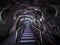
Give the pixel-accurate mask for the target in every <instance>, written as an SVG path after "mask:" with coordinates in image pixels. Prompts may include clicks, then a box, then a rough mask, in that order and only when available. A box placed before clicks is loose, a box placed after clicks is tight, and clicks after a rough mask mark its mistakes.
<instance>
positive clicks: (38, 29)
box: [33, 26, 41, 32]
mask: <svg viewBox="0 0 60 45" xmlns="http://www.w3.org/2000/svg"><path fill="white" fill-rule="evenodd" d="M33 27H34V28H35V29H37V30H38V31H39V32H41V31H40V29H38V28H37V27H35V26H33Z"/></svg>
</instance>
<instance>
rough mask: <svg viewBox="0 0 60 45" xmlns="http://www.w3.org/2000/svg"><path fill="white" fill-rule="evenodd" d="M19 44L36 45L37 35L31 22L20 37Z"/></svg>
mask: <svg viewBox="0 0 60 45" xmlns="http://www.w3.org/2000/svg"><path fill="white" fill-rule="evenodd" d="M18 45H36V40H35V36H34V34H33V32H32V30H31V28H30V26H29V24H27V25H26V28H25V30H24V33H23V34H22V37H21V38H20V43H19V44H18Z"/></svg>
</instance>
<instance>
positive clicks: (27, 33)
mask: <svg viewBox="0 0 60 45" xmlns="http://www.w3.org/2000/svg"><path fill="white" fill-rule="evenodd" d="M23 34H32V35H33V33H23Z"/></svg>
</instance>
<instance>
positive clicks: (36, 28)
mask: <svg viewBox="0 0 60 45" xmlns="http://www.w3.org/2000/svg"><path fill="white" fill-rule="evenodd" d="M33 27H34V28H35V29H37V30H38V31H39V34H40V39H41V45H43V40H42V32H41V31H40V30H39V29H38V28H36V27H35V26H33Z"/></svg>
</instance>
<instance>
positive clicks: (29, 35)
mask: <svg viewBox="0 0 60 45" xmlns="http://www.w3.org/2000/svg"><path fill="white" fill-rule="evenodd" d="M22 36H34V35H22Z"/></svg>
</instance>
